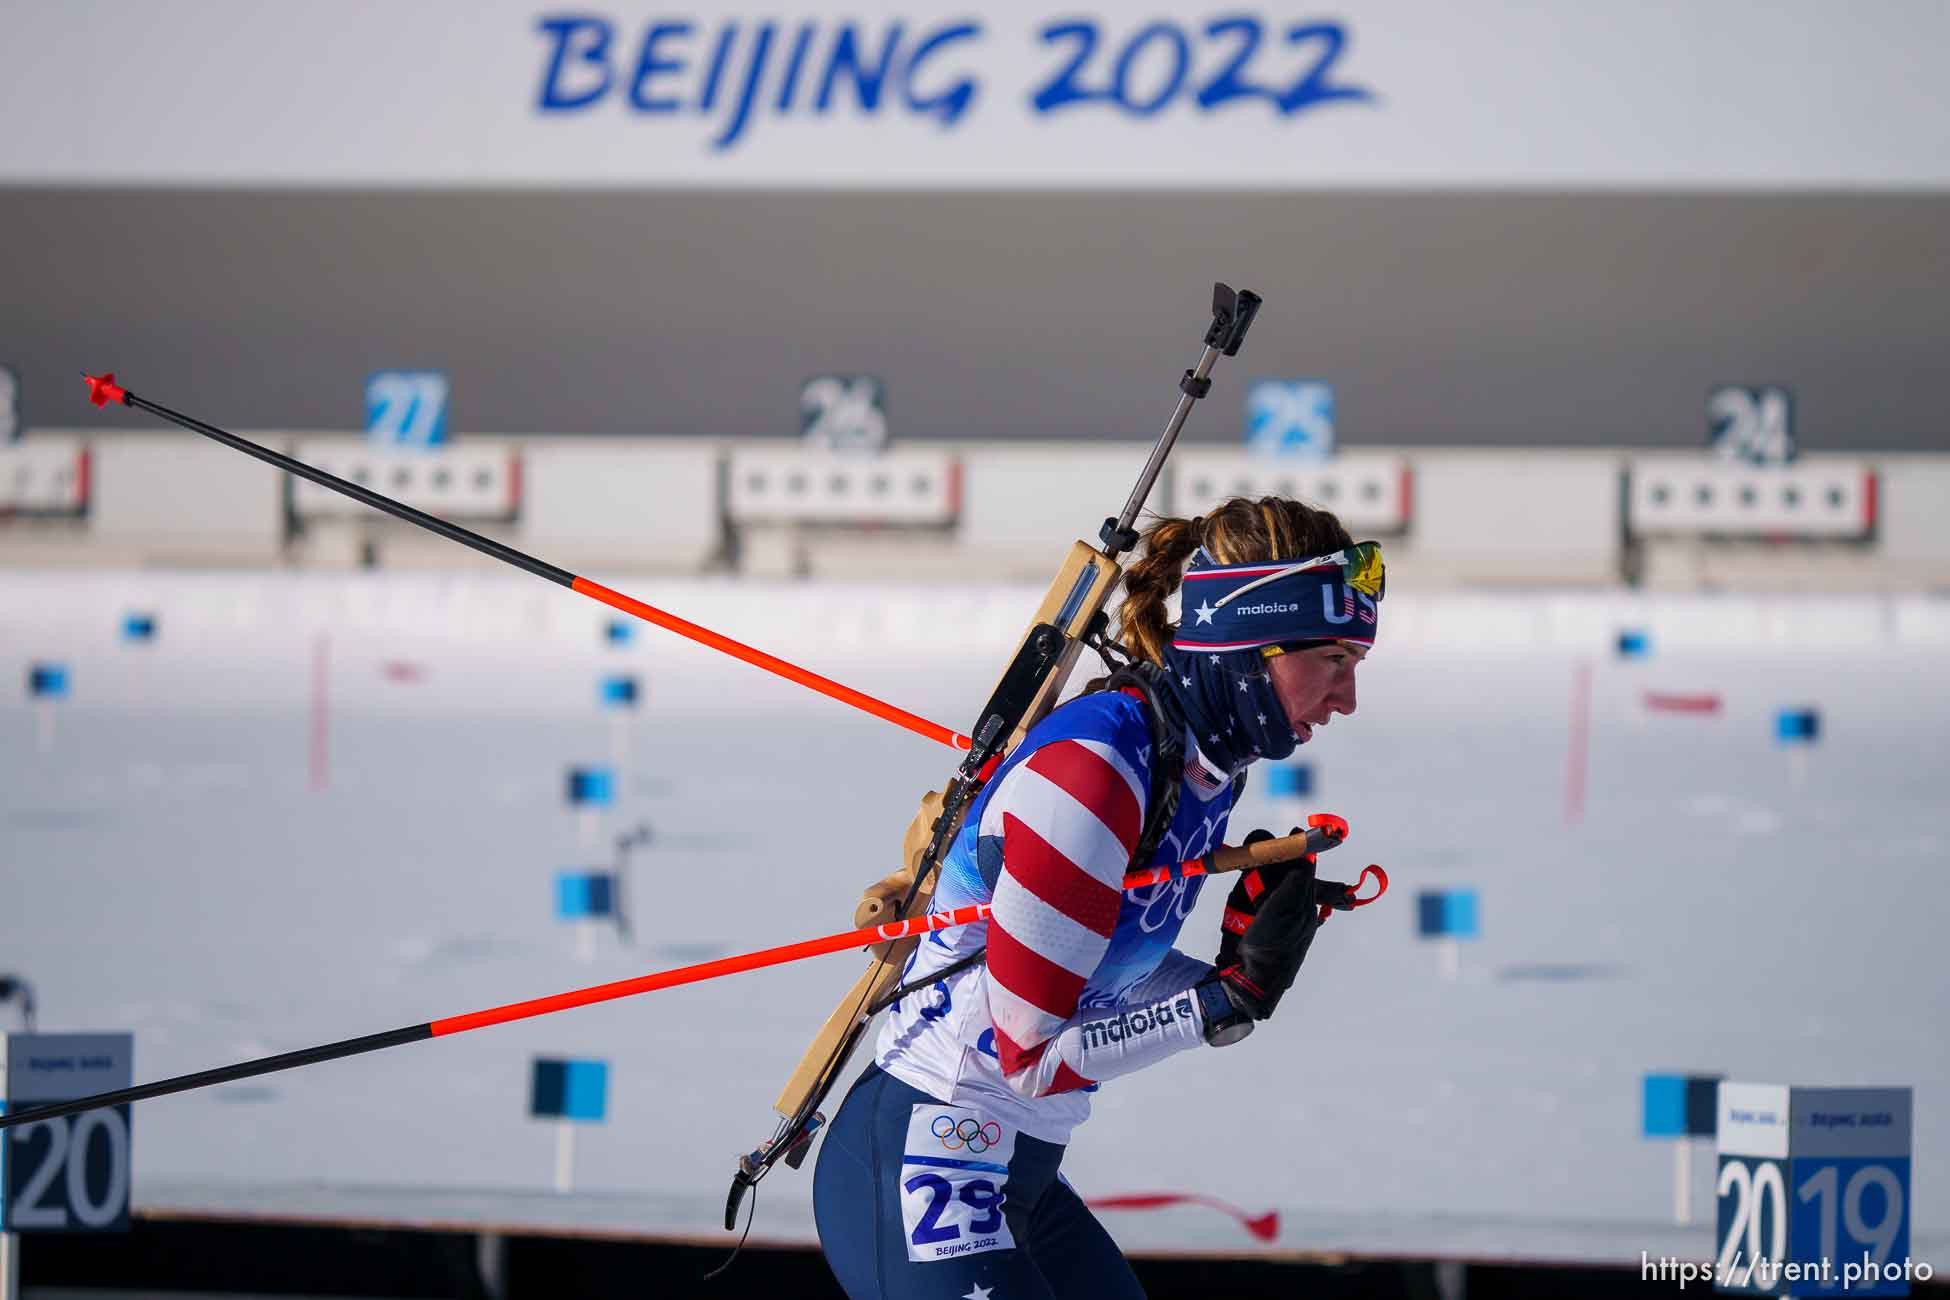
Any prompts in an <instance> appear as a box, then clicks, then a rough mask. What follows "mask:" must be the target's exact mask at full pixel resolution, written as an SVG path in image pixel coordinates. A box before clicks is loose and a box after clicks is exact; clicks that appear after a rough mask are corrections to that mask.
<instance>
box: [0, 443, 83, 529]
mask: <svg viewBox="0 0 1950 1300" xmlns="http://www.w3.org/2000/svg"><path fill="white" fill-rule="evenodd" d="M88 472H89V459H88V447H87V444H85V443H83V442H81V441H79V440H76V439H69V438H29V439H26V440H25V441H22V442H14V443H7V444H4V445H0V512H10V513H19V514H42V515H78V514H80V513H82V512H83V511H84V510H86V509H87V508H88Z"/></svg>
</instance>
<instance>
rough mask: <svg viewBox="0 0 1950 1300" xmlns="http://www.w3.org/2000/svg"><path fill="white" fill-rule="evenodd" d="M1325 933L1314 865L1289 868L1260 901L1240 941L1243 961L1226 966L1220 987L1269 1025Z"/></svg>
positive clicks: (1302, 861)
mask: <svg viewBox="0 0 1950 1300" xmlns="http://www.w3.org/2000/svg"><path fill="white" fill-rule="evenodd" d="M1319 929H1320V904H1318V903H1316V902H1315V901H1314V861H1313V859H1312V858H1302V859H1300V860H1298V861H1296V862H1293V863H1290V864H1288V865H1287V871H1286V872H1285V874H1284V877H1283V879H1281V881H1280V882H1279V883H1278V884H1277V885H1274V886H1273V887H1271V888H1270V889H1268V890H1266V892H1265V893H1263V894H1262V895H1260V898H1259V903H1258V910H1257V911H1256V913H1255V914H1254V916H1253V919H1252V923H1251V924H1250V925H1248V926H1247V927H1246V932H1245V933H1244V934H1243V935H1240V936H1239V940H1238V960H1237V961H1234V962H1231V963H1228V964H1224V965H1221V966H1220V967H1219V970H1218V977H1219V980H1220V982H1221V983H1222V984H1223V985H1224V987H1225V991H1226V994H1227V996H1228V997H1229V998H1230V999H1231V1000H1232V1003H1233V1005H1234V1006H1236V1007H1238V1008H1239V1009H1240V1010H1241V1011H1243V1012H1245V1013H1246V1014H1247V1015H1249V1016H1251V1017H1252V1018H1253V1019H1254V1020H1264V1019H1266V1018H1267V1017H1268V1016H1270V1015H1272V1014H1273V1012H1274V1010H1275V1009H1276V1008H1277V1007H1278V1006H1279V1005H1280V997H1281V995H1283V994H1284V993H1285V992H1286V991H1287V990H1288V989H1290V988H1292V987H1293V979H1294V976H1296V975H1298V974H1299V973H1300V964H1301V963H1302V962H1304V961H1305V960H1306V959H1307V949H1308V948H1310V947H1311V946H1312V945H1313V941H1314V933H1315V931H1317V930H1319Z"/></svg>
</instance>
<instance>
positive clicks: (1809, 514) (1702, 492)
mask: <svg viewBox="0 0 1950 1300" xmlns="http://www.w3.org/2000/svg"><path fill="white" fill-rule="evenodd" d="M1626 474H1627V476H1628V486H1627V490H1626V507H1625V523H1626V528H1627V529H1628V530H1629V531H1630V532H1631V533H1632V534H1633V535H1634V536H1638V537H1648V536H1657V535H1660V534H1666V535H1693V536H1717V537H1797V538H1827V539H1855V538H1864V537H1868V536H1869V535H1870V534H1871V533H1873V532H1874V531H1875V526H1876V474H1875V470H1874V469H1872V468H1871V467H1870V466H1869V465H1867V464H1866V463H1864V462H1860V461H1832V462H1821V461H1813V462H1810V461H1800V462H1796V463H1795V464H1792V465H1782V466H1762V465H1738V464H1732V463H1729V462H1727V461H1723V460H1717V459H1709V458H1706V457H1702V456H1637V457H1633V458H1632V460H1631V462H1630V464H1629V466H1628V468H1627V470H1626Z"/></svg>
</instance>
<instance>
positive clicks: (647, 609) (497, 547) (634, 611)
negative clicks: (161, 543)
mask: <svg viewBox="0 0 1950 1300" xmlns="http://www.w3.org/2000/svg"><path fill="white" fill-rule="evenodd" d="M82 377H83V378H84V379H86V380H87V381H88V390H89V396H90V399H91V400H92V401H93V402H94V403H95V405H97V406H106V405H108V403H110V402H120V403H122V405H124V406H133V407H135V408H137V409H138V410H143V411H147V412H149V413H150V414H151V415H154V416H158V417H160V418H161V419H164V420H167V421H169V422H170V423H171V424H174V425H177V426H179V427H181V428H184V429H188V430H189V431H190V432H192V433H200V434H202V435H203V436H204V437H206V438H211V439H214V440H215V441H217V442H220V443H222V444H223V445H224V446H226V447H229V448H231V449H233V450H235V451H241V452H243V453H244V454H245V455H246V456H254V457H256V458H257V459H258V460H261V461H263V462H264V463H265V464H267V465H275V466H276V467H277V468H279V469H281V470H283V471H284V472H285V473H287V474H295V475H297V476H298V477H299V478H302V479H307V480H309V481H311V482H313V483H316V484H318V485H319V486H320V487H324V488H330V489H331V490H332V491H334V492H338V493H341V494H342V495H345V496H348V497H351V498H352V499H353V500H355V501H359V502H362V503H364V504H365V505H369V506H371V507H372V508H373V509H375V510H383V511H384V512H385V513H387V514H389V515H392V516H393V517H394V518H395V519H404V520H405V521H406V522H407V523H409V524H413V525H416V526H417V527H420V528H424V529H426V530H427V531H428V532H430V533H437V534H439V535H440V536H442V537H445V538H447V539H448V540H449V541H454V542H459V543H460V544H461V545H462V546H466V547H469V548H471V549H473V550H476V551H479V552H480V553H481V554H483V555H488V556H492V557H493V558H495V559H497V560H500V561H502V562H503V563H504V564H511V565H513V566H514V567H515V568H517V569H520V570H522V571H523V572H525V573H532V574H534V575H535V576H536V577H538V578H546V579H548V580H549V581H550V582H553V583H555V584H556V585H557V586H562V587H567V588H568V589H569V590H571V591H573V592H577V593H578V594H580V595H584V596H587V597H589V598H590V599H591V600H595V601H600V602H601V603H603V604H605V605H608V606H609V607H610V608H611V609H615V610H621V611H622V612H623V613H625V614H629V615H631V616H633V617H635V618H640V619H642V620H643V621H644V622H646V623H654V624H656V625H657V626H658V627H661V628H663V629H665V630H666V631H670V632H675V633H677V635H679V636H682V637H689V638H690V639H691V640H693V641H696V642H697V643H698V644H700V645H705V646H709V647H710V648H711V649H713V650H717V651H719V652H721V653H723V654H728V655H730V656H731V657H732V658H734V659H742V660H743V661H744V662H746V663H748V664H750V665H752V666H753V667H754V668H763V669H764V670H765V671H766V672H768V673H774V674H776V675H777V676H780V677H783V678H785V679H786V680H787V681H789V682H796V683H798V684H799V685H801V686H804V687H807V688H809V689H811V690H815V691H818V692H819V693H820V694H821V695H825V696H829V697H830V698H832V699H835V700H838V701H839V702H840V703H842V704H850V705H852V706H853V707H854V708H856V709H860V710H862V711H863V712H866V713H871V714H872V715H873V716H874V717H876V718H879V719H881V720H882V721H885V722H891V723H893V724H894V725H895V726H897V727H905V728H906V729H907V730H909V731H911V732H913V733H915V734H916V735H919V736H926V737H927V738H928V739H929V740H935V741H939V742H940V743H942V744H944V745H948V746H951V747H953V748H955V749H967V748H969V747H970V744H971V743H972V742H970V740H969V738H968V737H967V736H964V735H962V734H961V733H960V732H959V731H955V730H953V729H952V728H949V727H944V726H942V725H941V724H940V723H938V722H930V721H929V720H928V719H926V718H924V717H921V716H920V715H919V714H916V713H909V712H908V711H907V710H906V709H903V708H899V707H897V706H896V705H892V704H889V703H887V701H885V700H882V699H877V698H875V697H874V696H871V695H868V694H867V693H866V692H864V691H856V690H854V689H853V688H852V687H851V686H847V685H844V684H842V683H840V682H836V681H834V680H833V679H832V678H830V677H822V676H820V675H819V674H818V673H816V672H813V671H811V670H810V669H807V668H801V667H800V666H799V665H797V664H795V663H790V662H788V661H787V660H784V659H781V658H779V657H778V656H777V655H771V654H767V653H766V652H765V651H763V650H759V649H756V648H754V647H752V646H748V645H745V644H744V643H743V642H740V641H734V640H732V639H731V638H730V637H728V636H723V635H720V634H719V633H717V632H713V631H712V630H711V629H709V628H707V627H700V626H698V625H697V624H696V623H692V622H690V621H688V620H686V619H681V618H679V617H677V616H676V615H675V614H671V613H668V612H666V611H664V610H661V609H658V608H657V607H656V606H654V605H647V604H645V603H644V602H642V601H640V600H637V599H635V598H634V597H630V596H625V595H623V594H622V593H621V592H617V591H611V590H610V589H609V588H608V587H605V586H603V585H602V584H601V583H597V582H591V581H590V580H589V579H587V578H582V577H578V576H576V575H575V574H573V573H570V572H569V571H568V570H567V569H560V568H557V567H556V566H555V565H553V564H550V563H548V562H547V561H545V560H538V559H536V558H535V557H534V556H532V555H528V554H526V553H525V552H522V551H518V550H516V549H515V548H514V547H512V546H505V545H503V544H502V543H500V542H497V541H494V540H493V539H492V538H487V537H483V536H481V535H480V534H479V533H477V532H473V531H471V530H470V529H466V528H462V527H461V526H460V525H459V524H455V523H450V522H448V521H447V520H445V519H441V518H438V517H436V516H434V515H430V514H428V513H426V511H424V510H416V509H414V508H413V507H412V506H409V505H406V504H405V503H403V502H400V501H395V500H393V499H392V498H391V497H389V496H385V495H384V494H382V493H378V492H374V491H373V490H372V489H371V488H367V487H361V486H360V485H359V484H357V483H353V482H350V481H349V480H346V479H342V478H340V477H338V476H337V475H336V474H328V473H326V472H325V471H324V470H322V469H318V468H315V467H314V466H311V465H307V464H305V463H304V462H303V461H301V460H297V459H294V458H293V457H290V456H287V455H285V454H284V453H283V452H278V451H272V450H271V449H270V448H269V447H265V446H262V445H260V444H258V443H255V442H252V441H251V440H250V439H248V438H240V437H238V436H237V435H236V434H234V433H231V432H229V431H228V430H225V429H219V428H217V427H216V426H215V425H213V424H205V423H204V422H203V421H201V420H198V419H195V418H193V417H191V416H187V415H184V414H183V413H182V412H180V411H172V410H170V409H169V408H168V407H167V406H162V405H159V404H158V403H155V402H152V401H150V400H149V399H147V398H146V397H138V396H137V395H136V394H134V393H131V392H130V391H129V390H128V389H126V388H123V387H122V386H121V385H119V384H117V383H116V382H115V373H114V372H113V371H110V372H109V373H108V374H106V375H102V376H100V377H97V376H94V375H84V376H82Z"/></svg>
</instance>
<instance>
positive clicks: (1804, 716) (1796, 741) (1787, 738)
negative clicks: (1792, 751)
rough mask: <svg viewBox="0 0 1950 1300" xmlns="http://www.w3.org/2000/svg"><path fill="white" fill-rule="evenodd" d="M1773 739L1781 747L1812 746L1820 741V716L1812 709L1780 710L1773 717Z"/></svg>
mask: <svg viewBox="0 0 1950 1300" xmlns="http://www.w3.org/2000/svg"><path fill="white" fill-rule="evenodd" d="M1774 739H1775V740H1776V741H1777V742H1779V743H1780V744H1783V745H1812V744H1814V743H1815V742H1816V741H1818V740H1820V739H1821V714H1820V713H1819V712H1817V711H1816V710H1814V709H1782V710H1781V711H1780V712H1779V713H1777V714H1775V715H1774Z"/></svg>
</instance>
